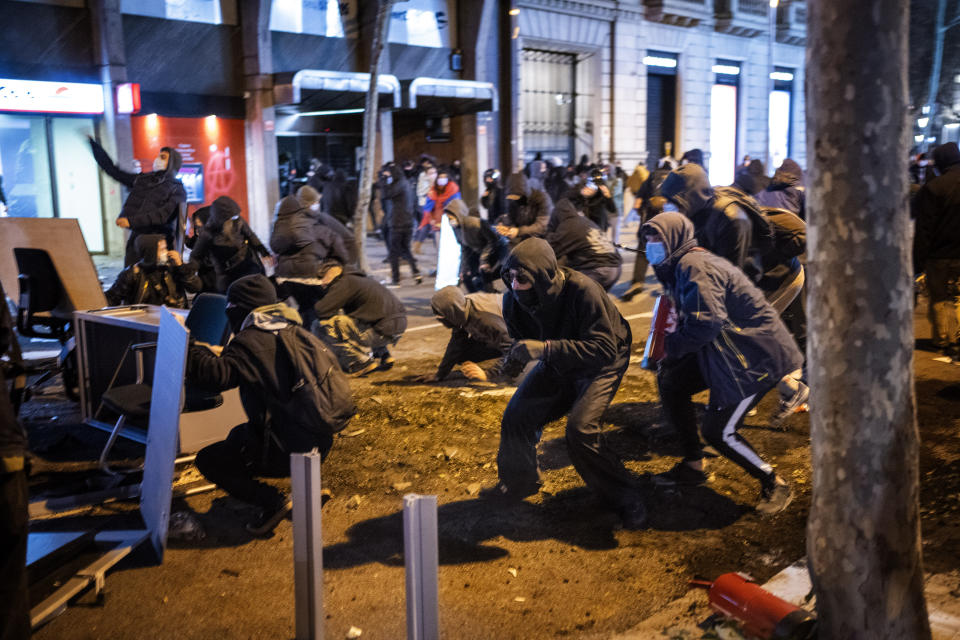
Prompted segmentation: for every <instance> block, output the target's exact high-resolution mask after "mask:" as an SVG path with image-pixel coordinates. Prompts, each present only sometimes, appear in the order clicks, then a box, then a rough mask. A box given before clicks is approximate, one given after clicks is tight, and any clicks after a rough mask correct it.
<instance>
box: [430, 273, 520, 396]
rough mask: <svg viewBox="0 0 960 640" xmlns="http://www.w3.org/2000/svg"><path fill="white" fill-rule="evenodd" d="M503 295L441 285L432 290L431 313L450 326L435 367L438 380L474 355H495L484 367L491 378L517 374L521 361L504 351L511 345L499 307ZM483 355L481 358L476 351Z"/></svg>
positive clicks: (509, 376)
mask: <svg viewBox="0 0 960 640" xmlns="http://www.w3.org/2000/svg"><path fill="white" fill-rule="evenodd" d="M501 305H502V297H501V296H500V294H496V293H468V294H466V295H464V293H463V292H462V291H461V290H460V289H459V288H457V287H454V286H449V287H444V288H442V289H440V290H439V291H437V292H436V293H435V294H433V298H432V299H431V300H430V306H431V307H432V309H433V315H434V316H436V317H437V319H439V320H440V321H441V322H442V323H443V324H444V325H445V326H447V327H449V328H450V329H452V330H453V333H452V334H451V335H450V342H448V343H447V349H446V351H444V353H443V359H442V360H441V361H440V366H439V367H437V380H443V379H444V378H446V377H447V376H448V375H450V371H452V370H453V367H454V366H455V365H458V364H461V363H463V362H466V361H467V360H470V359H472V358H476V359H478V360H480V359H483V360H486V359H490V358H498V361H497V363H496V364H495V365H494V366H493V367H491V368H490V369H489V370H487V371H486V373H487V378H488V379H490V380H495V379H499V378H502V377H508V378H513V377H516V376H517V375H518V374H519V373H520V371H521V370H522V369H523V364H522V363H518V362H516V361H510V360H509V359H508V358H507V355H508V354H509V353H510V348H511V347H512V346H513V340H511V339H510V333H509V332H508V331H507V325H506V324H505V323H504V321H503V311H502V310H501ZM478 353H479V354H480V355H482V356H486V357H484V358H480V357H479V356H478V355H476V354H478Z"/></svg>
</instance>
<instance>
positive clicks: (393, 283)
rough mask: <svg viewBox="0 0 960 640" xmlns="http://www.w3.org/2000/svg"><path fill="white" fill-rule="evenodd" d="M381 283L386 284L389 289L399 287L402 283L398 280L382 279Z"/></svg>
mask: <svg viewBox="0 0 960 640" xmlns="http://www.w3.org/2000/svg"><path fill="white" fill-rule="evenodd" d="M380 284H382V285H383V286H385V287H386V288H387V289H399V288H400V283H399V282H397V281H396V280H381V281H380Z"/></svg>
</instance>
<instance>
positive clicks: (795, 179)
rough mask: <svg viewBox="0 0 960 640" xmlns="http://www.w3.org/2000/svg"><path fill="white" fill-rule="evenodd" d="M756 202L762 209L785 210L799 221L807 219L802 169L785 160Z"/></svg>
mask: <svg viewBox="0 0 960 640" xmlns="http://www.w3.org/2000/svg"><path fill="white" fill-rule="evenodd" d="M756 197H757V202H759V203H760V204H761V205H762V206H764V207H773V208H775V209H786V210H787V211H791V212H793V213H795V214H797V215H798V216H800V219H801V220H806V219H807V194H806V190H805V188H804V186H803V169H801V168H800V165H798V164H797V163H796V162H794V161H793V160H791V159H790V158H787V159H786V160H784V161H783V164H781V165H780V168H779V169H777V171H776V173H774V174H773V178H772V179H771V180H770V184H769V185H767V188H766V190H765V191H761V192H760V193H758V194H757V196H756Z"/></svg>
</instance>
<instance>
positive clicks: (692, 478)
mask: <svg viewBox="0 0 960 640" xmlns="http://www.w3.org/2000/svg"><path fill="white" fill-rule="evenodd" d="M706 483H707V474H705V473H704V472H703V471H701V470H699V469H694V468H693V467H691V466H690V465H688V464H687V463H686V462H685V461H683V460H681V461H680V462H678V463H677V464H675V465H673V468H672V469H670V470H669V471H664V472H663V473H658V474H656V475H654V476H653V484H655V485H658V486H661V487H676V486H684V487H696V486H699V485H701V484H706Z"/></svg>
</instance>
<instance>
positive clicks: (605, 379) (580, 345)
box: [481, 238, 646, 529]
mask: <svg viewBox="0 0 960 640" xmlns="http://www.w3.org/2000/svg"><path fill="white" fill-rule="evenodd" d="M503 281H504V282H505V283H506V284H507V286H508V288H509V290H510V291H509V293H507V294H505V295H504V299H503V318H504V320H505V321H506V324H507V329H508V331H509V332H510V336H511V337H512V338H513V339H514V340H515V341H516V343H515V345H514V347H513V348H512V350H511V352H510V356H511V358H513V359H514V360H519V361H520V362H522V363H523V364H526V363H527V362H529V361H531V360H533V361H537V364H536V366H534V367H533V369H532V370H531V371H530V372H529V373H528V374H527V375H526V377H525V378H524V379H523V381H522V382H521V383H520V386H519V387H518V388H517V391H516V393H514V394H513V397H512V398H511V399H510V402H509V403H508V404H507V408H506V411H504V414H503V420H502V422H501V424H500V450H499V452H498V453H497V468H498V474H499V482H497V484H496V485H494V486H491V487H488V488H486V489H483V490H481V497H483V498H487V499H501V500H512V501H516V500H522V499H523V498H525V497H527V496H530V495H534V494H536V493H537V492H538V491H539V490H540V485H541V481H540V471H539V467H538V464H537V443H538V442H539V440H540V436H541V435H542V433H543V428H544V426H546V425H547V424H548V423H550V422H552V421H554V420H557V419H559V418H561V417H563V416H564V415H566V416H567V427H566V443H567V451H568V452H569V454H570V459H571V460H572V461H573V466H574V468H575V469H576V470H577V473H579V474H580V477H582V478H583V479H584V481H585V482H586V483H587V486H588V487H590V489H592V490H593V491H594V493H596V494H597V496H598V497H599V498H600V499H601V500H602V501H603V502H605V503H606V505H607V506H609V507H610V508H612V509H614V510H615V511H616V512H617V513H618V514H619V515H620V517H621V520H622V522H623V525H624V526H625V527H627V528H631V529H636V528H641V527H643V526H645V523H646V507H645V506H644V504H643V502H642V501H641V500H640V497H639V496H638V494H637V489H636V484H635V480H636V479H635V478H634V476H633V475H632V474H631V473H630V472H629V471H627V469H626V468H625V467H624V466H623V464H622V463H621V462H620V459H619V458H618V457H617V455H616V454H615V453H614V452H613V451H611V450H610V449H609V448H607V447H606V446H605V445H604V443H603V434H602V428H601V416H602V415H603V412H604V411H605V410H606V408H607V407H608V406H609V405H610V401H611V400H612V399H613V396H614V395H615V394H616V392H617V389H618V388H619V387H620V381H621V380H622V379H623V374H624V373H625V372H626V370H627V365H628V364H629V362H630V340H631V334H630V325H629V324H627V321H626V320H624V319H623V316H621V315H620V312H619V311H617V308H616V306H614V304H613V302H612V301H611V300H610V298H609V297H608V296H607V294H606V293H605V292H604V291H603V289H601V288H600V285H598V284H597V283H596V282H594V281H593V280H590V279H589V278H587V277H586V276H584V275H583V274H581V273H578V272H576V271H573V270H570V269H567V268H565V267H560V266H558V265H557V259H556V257H555V256H554V255H553V250H552V249H551V248H550V245H549V244H548V243H547V242H546V240H543V239H541V238H530V239H528V240H524V241H523V242H521V243H520V244H518V245H517V246H516V247H515V248H514V249H513V251H512V252H511V254H510V256H509V257H508V258H507V263H506V265H505V266H504V269H503Z"/></svg>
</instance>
